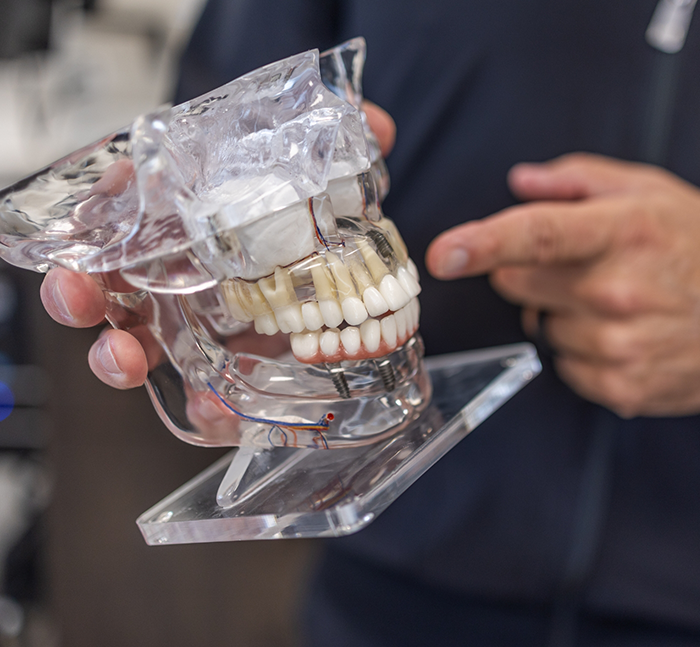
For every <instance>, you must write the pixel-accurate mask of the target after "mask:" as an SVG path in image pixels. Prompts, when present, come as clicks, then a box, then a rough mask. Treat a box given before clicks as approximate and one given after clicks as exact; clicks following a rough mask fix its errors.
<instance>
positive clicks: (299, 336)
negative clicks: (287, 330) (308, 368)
mask: <svg viewBox="0 0 700 647" xmlns="http://www.w3.org/2000/svg"><path fill="white" fill-rule="evenodd" d="M289 340H290V342H291V344H292V353H294V355H295V356H296V357H300V358H301V359H311V358H312V357H313V356H314V355H316V353H318V333H317V332H304V333H292V334H291V335H290V336H289Z"/></svg>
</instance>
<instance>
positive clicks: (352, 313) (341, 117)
mask: <svg viewBox="0 0 700 647" xmlns="http://www.w3.org/2000/svg"><path fill="white" fill-rule="evenodd" d="M363 63H364V41H363V40H362V39H355V40H352V41H349V42H348V43H345V44H344V45H342V46H340V47H338V48H335V49H333V50H330V51H328V52H326V53H324V54H322V55H320V56H319V54H318V52H316V51H310V52H306V53H303V54H299V55H297V56H293V57H291V58H288V59H285V60H283V61H280V62H277V63H273V64H271V65H268V66H266V67H263V68H261V69H259V70H256V71H254V72H251V73H250V74H247V75H245V76H243V77H241V78H239V79H237V80H235V81H232V82H231V83H229V84H227V85H225V86H223V87H221V88H219V89H217V90H215V91H213V92H210V93H209V94H206V95H204V96H202V97H199V98H197V99H194V100H192V101H189V102H187V103H184V104H182V105H179V106H176V107H174V108H166V109H162V110H160V111H157V112H154V113H152V114H148V115H146V116H143V117H140V118H139V119H137V120H136V121H135V122H134V124H133V125H132V126H131V128H130V129H125V130H122V131H119V132H117V133H114V134H112V135H110V136H108V137H105V138H104V139H103V140H101V141H100V142H97V143H96V144H93V145H91V146H88V147H86V148H84V149H82V150H80V151H77V152H76V153H74V154H72V155H70V156H68V157H66V158H64V159H62V160H59V161H58V162H56V163H54V164H52V165H51V166H49V167H48V168H46V169H44V170H42V171H40V172H38V173H37V174H35V175H33V176H31V177H29V178H27V179H25V180H23V181H21V182H19V183H17V184H16V185H14V186H12V187H9V188H8V189H6V190H4V191H3V192H2V193H0V218H1V222H0V232H1V234H0V243H1V244H2V247H0V255H1V256H2V257H3V258H5V260H7V261H9V262H11V263H13V264H15V265H19V266H21V267H26V268H31V269H35V270H38V271H46V270H48V269H49V268H50V267H53V266H63V267H67V268H69V269H72V270H75V271H77V272H88V273H90V274H92V275H93V276H95V278H96V279H97V280H98V281H99V282H101V284H102V285H103V287H104V289H105V291H106V294H107V297H108V304H109V305H108V318H109V320H110V323H112V325H114V326H115V327H118V328H122V329H124V330H129V331H131V332H132V333H134V334H135V335H136V336H137V337H138V338H139V340H140V341H141V342H142V344H143V345H144V347H145V349H146V351H147V355H148V359H149V375H148V382H147V388H148V390H149V393H150V395H151V398H152V400H153V403H154V405H155V407H156V409H157V410H158V412H159V414H160V415H161V417H162V419H163V420H164V422H165V423H166V425H167V426H168V427H169V428H170V430H171V431H172V432H174V433H175V434H176V435H177V436H178V437H180V438H182V439H183V440H186V441H188V442H191V443H195V444H201V445H237V446H244V447H246V446H247V447H257V448H265V447H271V446H276V447H278V446H287V447H317V448H333V447H341V446H346V445H348V444H352V443H367V442H373V441H375V440H378V439H380V438H384V437H386V436H387V435H388V434H391V433H394V432H396V431H398V430H400V429H402V428H404V427H405V426H406V425H407V424H408V423H409V422H410V421H412V420H413V419H414V418H415V417H416V416H417V415H418V413H419V412H420V411H421V410H422V408H423V407H424V406H425V405H426V404H427V402H428V400H429V397H430V384H429V380H428V377H427V374H426V372H425V371H424V369H423V364H422V361H421V359H422V346H421V341H420V338H419V337H418V336H417V335H416V330H417V328H418V315H419V310H418V300H417V295H418V293H419V291H420V288H419V285H418V276H417V272H416V269H415V266H414V265H413V263H412V262H411V260H410V259H409V257H408V254H407V251H406V248H405V245H404V243H403V242H402V240H401V237H400V235H399V233H398V231H397V230H396V227H395V226H394V225H393V223H392V222H391V221H390V220H388V219H387V218H385V217H384V216H383V214H382V212H381V208H380V202H381V199H382V198H383V197H384V194H385V193H386V191H387V189H388V178H387V174H386V170H385V167H384V165H383V161H382V159H381V156H380V154H379V148H378V145H377V143H376V140H374V138H373V137H372V135H371V132H370V131H369V129H368V128H367V124H366V123H365V122H364V115H363V114H362V113H361V111H360V110H359V108H360V103H361V90H360V86H361V73H362V66H363ZM280 333H281V334H282V335H288V336H289V343H288V344H286V345H285V343H286V342H285V343H282V342H281V341H280V340H279V338H278V337H279V336H280V335H279V334H280ZM289 347H291V353H290V352H287V353H286V354H284V355H282V356H281V357H277V358H274V359H273V358H270V357H266V356H265V352H266V351H265V349H267V350H268V351H269V350H270V349H272V348H285V349H288V348H289ZM255 348H261V349H263V351H261V352H260V354H255V352H253V351H254V349H255Z"/></svg>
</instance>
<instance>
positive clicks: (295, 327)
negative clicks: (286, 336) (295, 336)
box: [275, 303, 305, 333]
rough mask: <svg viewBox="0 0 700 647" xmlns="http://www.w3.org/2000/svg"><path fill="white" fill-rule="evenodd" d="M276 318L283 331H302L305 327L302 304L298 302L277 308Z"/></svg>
mask: <svg viewBox="0 0 700 647" xmlns="http://www.w3.org/2000/svg"><path fill="white" fill-rule="evenodd" d="M275 319H277V325H278V326H279V327H280V330H281V331H282V332H283V333H290V332H301V331H302V330H304V328H305V326H304V318H303V317H302V315H301V306H300V305H299V304H298V303H292V304H291V305H288V306H283V307H282V308H276V309H275Z"/></svg>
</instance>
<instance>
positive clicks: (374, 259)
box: [357, 240, 389, 283]
mask: <svg viewBox="0 0 700 647" xmlns="http://www.w3.org/2000/svg"><path fill="white" fill-rule="evenodd" d="M357 247H358V248H359V250H360V253H361V254H362V258H364V259H365V265H366V266H367V268H368V269H369V271H370V273H371V274H372V278H373V279H374V282H375V283H379V282H380V281H381V280H382V277H384V276H385V275H386V274H388V273H389V270H388V269H387V266H386V265H385V264H384V261H383V260H382V259H381V258H379V255H378V254H377V252H375V251H374V250H373V249H372V248H371V247H370V246H369V245H368V244H367V243H366V242H365V241H364V240H358V241H357Z"/></svg>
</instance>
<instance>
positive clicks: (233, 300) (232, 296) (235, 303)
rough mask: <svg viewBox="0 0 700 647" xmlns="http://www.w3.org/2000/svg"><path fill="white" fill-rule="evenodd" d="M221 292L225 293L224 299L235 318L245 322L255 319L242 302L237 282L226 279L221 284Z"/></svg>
mask: <svg viewBox="0 0 700 647" xmlns="http://www.w3.org/2000/svg"><path fill="white" fill-rule="evenodd" d="M221 292H222V294H223V295H224V301H225V302H226V305H227V307H228V309H229V311H230V313H231V314H232V315H233V317H234V318H235V319H237V320H238V321H242V322H244V323H249V322H250V321H253V315H251V314H250V313H249V312H248V311H247V310H246V308H245V306H244V305H243V304H242V303H241V299H240V297H239V296H238V294H237V292H236V282H235V281H233V280H229V281H225V282H223V283H222V284H221Z"/></svg>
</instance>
